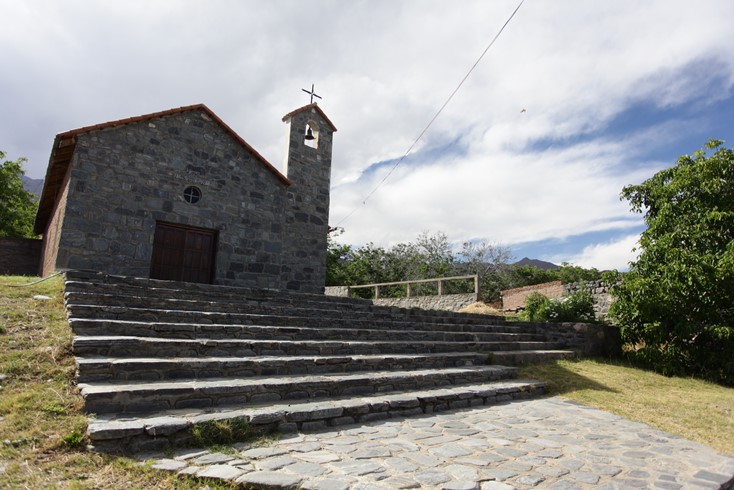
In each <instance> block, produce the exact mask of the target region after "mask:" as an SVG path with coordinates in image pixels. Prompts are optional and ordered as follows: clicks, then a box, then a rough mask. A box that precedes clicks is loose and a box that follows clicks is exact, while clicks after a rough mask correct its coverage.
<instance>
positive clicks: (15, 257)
mask: <svg viewBox="0 0 734 490" xmlns="http://www.w3.org/2000/svg"><path fill="white" fill-rule="evenodd" d="M41 246H42V241H41V240H36V239H33V238H0V275H13V276H37V275H38V264H39V262H40V261H41Z"/></svg>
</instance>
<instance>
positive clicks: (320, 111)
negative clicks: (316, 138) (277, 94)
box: [283, 102, 336, 132]
mask: <svg viewBox="0 0 734 490" xmlns="http://www.w3.org/2000/svg"><path fill="white" fill-rule="evenodd" d="M311 109H315V110H316V112H318V113H319V115H320V116H321V117H322V118H323V119H324V121H326V124H328V125H329V127H331V130H332V131H334V132H336V126H334V123H332V122H331V121H330V120H329V118H328V117H326V114H324V111H322V110H321V108H320V107H319V106H318V104H316V102H314V103H313V104H308V105H305V106H303V107H301V108H300V109H296V110H295V111H291V112H289V113H288V114H286V115H285V116H283V122H285V121H287V120H288V119H290V118H292V117H293V116H295V115H296V114H300V113H301V112H306V111H309V110H311Z"/></svg>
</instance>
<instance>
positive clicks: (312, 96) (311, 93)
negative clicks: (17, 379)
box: [301, 83, 321, 104]
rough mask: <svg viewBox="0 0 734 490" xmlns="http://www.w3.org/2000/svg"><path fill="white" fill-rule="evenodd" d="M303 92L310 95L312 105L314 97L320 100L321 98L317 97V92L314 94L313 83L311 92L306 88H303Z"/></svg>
mask: <svg viewBox="0 0 734 490" xmlns="http://www.w3.org/2000/svg"><path fill="white" fill-rule="evenodd" d="M301 90H303V91H304V92H306V93H307V94H308V95H310V96H311V104H313V98H314V97H316V98H317V99H320V98H321V96H320V95H316V92H314V90H313V83H312V84H311V91H310V92H309V91H308V90H306V89H305V88H302V89H301Z"/></svg>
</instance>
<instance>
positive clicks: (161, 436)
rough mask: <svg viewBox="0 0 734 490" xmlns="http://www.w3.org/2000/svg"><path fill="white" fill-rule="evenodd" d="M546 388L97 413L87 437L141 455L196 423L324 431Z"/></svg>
mask: <svg viewBox="0 0 734 490" xmlns="http://www.w3.org/2000/svg"><path fill="white" fill-rule="evenodd" d="M544 390H545V385H544V384H543V383H540V382H537V381H528V380H503V381H496V382H491V383H482V384H473V385H462V386H449V387H441V388H432V389H423V390H410V391H405V392H392V393H385V394H374V395H372V396H369V397H342V398H334V399H330V400H304V401H296V400H294V401H288V402H287V403H283V402H281V403H277V402H276V403H270V404H268V405H267V406H252V407H249V408H242V407H218V408H216V409H189V410H173V411H171V410H168V411H162V412H159V413H156V414H152V415H149V416H141V417H135V416H127V417H126V416H117V415H98V416H96V418H95V419H93V420H91V421H90V424H89V426H88V429H87V433H88V435H89V438H90V440H91V442H92V444H93V445H94V446H95V447H96V448H98V449H100V450H111V451H115V452H132V453H139V452H145V451H157V450H163V449H165V448H166V447H169V446H176V445H181V444H186V443H190V441H191V439H192V435H191V434H192V428H193V427H194V426H195V425H196V424H200V423H204V422H208V421H212V420H219V421H226V420H233V419H241V420H244V421H246V422H248V423H249V424H251V425H252V426H253V427H254V428H258V429H261V430H263V431H264V432H270V431H281V432H295V431H302V432H308V431H314V430H322V429H324V428H326V427H333V426H342V425H349V424H359V423H366V422H370V421H374V420H381V419H388V418H393V417H406V416H415V415H421V414H424V413H434V412H439V411H444V410H450V409H459V408H466V407H472V406H480V405H493V404H496V403H502V402H507V401H510V400H513V399H526V398H531V397H534V396H540V395H542V394H543V392H544Z"/></svg>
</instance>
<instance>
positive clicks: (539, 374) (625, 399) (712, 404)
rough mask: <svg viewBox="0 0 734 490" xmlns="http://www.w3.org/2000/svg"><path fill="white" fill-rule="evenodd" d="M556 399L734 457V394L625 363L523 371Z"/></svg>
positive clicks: (547, 366)
mask: <svg viewBox="0 0 734 490" xmlns="http://www.w3.org/2000/svg"><path fill="white" fill-rule="evenodd" d="M521 376H522V377H528V378H533V379H539V380H543V381H547V382H549V383H550V390H551V394H553V395H561V396H564V397H566V398H569V399H571V400H573V401H576V402H579V403H583V404H584V405H587V406H590V407H594V408H599V409H602V410H606V411H608V412H611V413H614V414H616V415H620V416H622V417H625V418H627V419H630V420H634V421H636V422H642V423H645V424H647V425H650V426H651V427H655V428H657V429H660V430H663V431H665V432H670V433H672V434H677V435H679V436H683V437H685V438H686V439H690V440H692V441H696V442H700V443H701V444H705V445H707V446H710V447H712V448H714V449H717V450H719V451H721V452H723V453H727V454H734V389H732V388H725V387H723V386H719V385H716V384H713V383H708V382H706V381H700V380H697V379H692V378H668V377H665V376H662V375H659V374H656V373H653V372H650V371H643V370H640V369H637V368H634V367H631V366H629V365H627V364H624V363H622V362H610V361H595V360H582V361H558V362H554V363H550V364H542V365H531V366H526V367H523V368H522V370H521Z"/></svg>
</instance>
